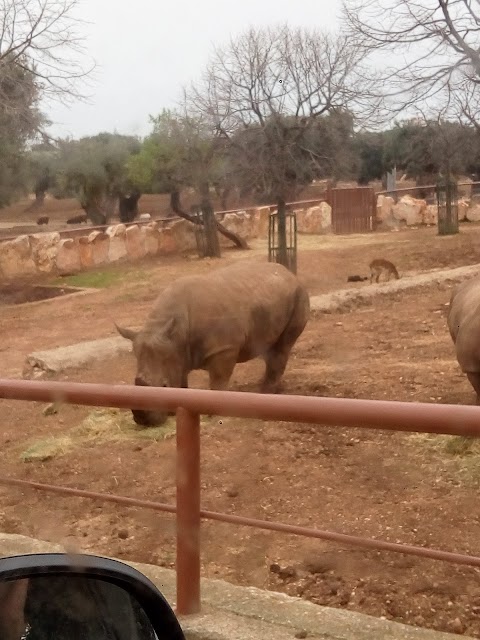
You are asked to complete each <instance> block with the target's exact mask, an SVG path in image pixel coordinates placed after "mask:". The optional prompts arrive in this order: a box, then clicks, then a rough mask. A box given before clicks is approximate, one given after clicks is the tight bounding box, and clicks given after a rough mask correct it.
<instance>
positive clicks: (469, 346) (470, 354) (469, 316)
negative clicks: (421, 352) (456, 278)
mask: <svg viewBox="0 0 480 640" xmlns="http://www.w3.org/2000/svg"><path fill="white" fill-rule="evenodd" d="M447 322H448V329H449V331H450V335H451V336H452V340H453V342H454V344H455V349H456V352H457V360H458V363H459V365H460V368H461V369H462V371H463V372H464V373H466V374H467V378H468V380H469V382H470V384H471V385H472V387H473V388H474V390H475V393H476V394H477V404H480V276H475V277H474V278H472V279H471V280H467V281H466V282H462V284H460V285H458V286H457V287H455V289H454V290H453V293H452V296H451V298H450V308H449V311H448V320H447Z"/></svg>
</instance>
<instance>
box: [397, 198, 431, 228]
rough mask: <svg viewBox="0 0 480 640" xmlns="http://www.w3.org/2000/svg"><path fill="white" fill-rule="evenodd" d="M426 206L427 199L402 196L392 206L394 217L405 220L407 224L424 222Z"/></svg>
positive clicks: (401, 220)
mask: <svg viewBox="0 0 480 640" xmlns="http://www.w3.org/2000/svg"><path fill="white" fill-rule="evenodd" d="M426 208H427V203H426V202H425V200H417V199H416V198H412V196H402V197H401V198H400V200H399V201H398V202H397V204H395V205H393V207H392V212H393V218H394V219H395V220H397V221H398V222H404V223H405V224H406V225H407V226H412V225H417V224H423V222H424V216H425V210H426Z"/></svg>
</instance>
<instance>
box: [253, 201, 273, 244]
mask: <svg viewBox="0 0 480 640" xmlns="http://www.w3.org/2000/svg"><path fill="white" fill-rule="evenodd" d="M254 220H255V223H254V231H255V235H256V237H257V238H268V225H269V220H270V207H258V208H257V209H255V210H254Z"/></svg>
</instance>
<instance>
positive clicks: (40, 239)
mask: <svg viewBox="0 0 480 640" xmlns="http://www.w3.org/2000/svg"><path fill="white" fill-rule="evenodd" d="M59 242H60V234H59V233H57V232H54V233H35V234H33V235H31V236H30V246H31V248H32V255H33V260H34V262H35V265H36V268H37V270H38V271H40V272H42V273H51V272H52V271H53V270H54V268H55V261H56V257H57V252H58V243H59Z"/></svg>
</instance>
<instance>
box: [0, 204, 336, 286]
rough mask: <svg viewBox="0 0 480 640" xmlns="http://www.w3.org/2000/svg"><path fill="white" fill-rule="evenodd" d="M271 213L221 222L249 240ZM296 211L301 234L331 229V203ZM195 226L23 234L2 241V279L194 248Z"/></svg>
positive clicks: (262, 231) (261, 234)
mask: <svg viewBox="0 0 480 640" xmlns="http://www.w3.org/2000/svg"><path fill="white" fill-rule="evenodd" d="M312 204H315V206H312ZM308 205H309V206H308ZM297 207H298V208H297ZM270 211H271V207H258V208H255V209H249V210H246V211H237V212H233V213H227V214H225V215H224V217H223V219H222V224H223V225H224V226H225V227H226V228H227V229H228V230H230V231H234V232H235V233H237V234H238V235H239V236H241V237H242V238H245V239H246V240H250V239H253V238H267V237H268V220H269V215H270ZM294 211H295V212H296V214H297V229H298V231H299V233H309V234H325V233H330V232H331V226H332V215H331V208H330V206H329V205H328V204H327V203H326V202H320V203H296V205H294ZM194 229H195V227H194V225H193V224H191V223H190V222H188V221H186V220H174V221H173V222H169V223H162V222H150V223H148V224H146V225H139V224H130V225H124V224H117V225H113V226H111V227H108V228H107V229H105V231H91V232H90V233H89V234H88V235H85V236H79V237H74V238H62V237H61V235H60V233H58V232H54V233H36V234H33V235H28V236H27V235H23V236H18V237H17V238H15V239H14V240H9V241H6V242H2V243H1V244H0V278H1V279H13V278H17V277H29V276H34V275H36V274H56V275H70V274H73V273H77V272H79V271H83V270H86V269H91V268H94V267H97V266H100V265H106V264H111V263H113V262H118V261H119V260H128V261H135V260H138V259H140V258H143V257H145V256H154V255H158V256H162V255H170V254H175V253H186V252H190V251H195V250H196V240H195V231H194ZM220 242H221V245H222V246H224V247H225V246H231V245H232V243H231V241H230V240H228V239H227V238H225V237H224V236H222V235H220Z"/></svg>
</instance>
